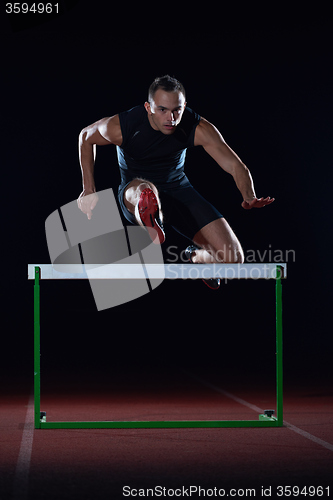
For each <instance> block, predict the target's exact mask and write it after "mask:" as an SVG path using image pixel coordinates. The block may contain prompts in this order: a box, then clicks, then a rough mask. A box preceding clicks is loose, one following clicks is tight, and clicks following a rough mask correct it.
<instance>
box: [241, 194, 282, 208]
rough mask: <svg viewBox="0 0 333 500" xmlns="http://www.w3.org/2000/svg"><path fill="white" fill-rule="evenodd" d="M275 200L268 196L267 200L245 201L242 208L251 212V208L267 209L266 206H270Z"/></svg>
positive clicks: (254, 199)
mask: <svg viewBox="0 0 333 500" xmlns="http://www.w3.org/2000/svg"><path fill="white" fill-rule="evenodd" d="M274 200H275V198H271V197H270V196H267V198H259V199H258V198H253V200H251V201H245V200H244V201H243V203H242V207H243V208H245V209H246V210H250V209H251V208H261V207H265V206H266V205H270V204H271V203H273V201H274Z"/></svg>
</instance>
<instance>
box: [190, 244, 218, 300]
mask: <svg viewBox="0 0 333 500" xmlns="http://www.w3.org/2000/svg"><path fill="white" fill-rule="evenodd" d="M196 250H199V248H198V247H197V246H196V245H190V246H188V247H187V248H186V250H185V256H186V257H187V258H188V260H189V261H190V262H192V254H193V253H194V252H195V251H196ZM202 281H203V282H204V283H205V285H207V286H208V288H210V289H211V290H218V289H219V288H220V285H221V280H220V278H210V279H203V280H202Z"/></svg>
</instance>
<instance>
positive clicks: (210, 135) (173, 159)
mask: <svg viewBox="0 0 333 500" xmlns="http://www.w3.org/2000/svg"><path fill="white" fill-rule="evenodd" d="M109 144H113V145H115V146H116V147H117V156H118V164H119V168H120V177H121V183H120V186H119V190H118V198H119V203H120V206H121V209H122V211H123V214H124V216H125V217H126V219H127V220H128V221H129V222H130V223H132V224H140V225H141V226H144V227H145V228H146V229H147V230H148V232H149V234H150V236H151V238H152V240H153V241H154V242H155V243H159V244H160V243H163V242H164V240H165V231H164V226H163V221H164V220H165V222H169V223H170V224H171V225H172V226H173V227H174V228H175V229H176V230H177V231H178V232H180V233H181V234H183V235H185V236H186V237H187V238H189V239H190V240H191V241H192V244H191V245H190V246H189V247H188V248H187V249H186V251H185V253H186V255H187V257H188V259H189V260H190V261H191V262H193V263H208V262H209V263H215V262H216V263H217V262H223V263H242V262H243V261H244V254H243V250H242V247H241V245H240V243H239V241H238V239H237V237H236V235H235V234H234V232H233V231H232V229H231V227H230V226H229V224H228V222H227V221H226V219H225V218H224V217H223V216H222V214H221V213H220V212H219V211H218V210H217V209H216V208H215V207H213V206H212V205H211V204H210V203H209V202H208V201H206V200H205V199H204V198H203V197H202V196H201V195H200V194H199V193H198V192H197V191H196V190H195V189H194V188H193V186H192V185H191V183H190V181H189V180H188V178H187V176H186V175H185V172H184V164H185V156H186V150H187V148H190V147H194V146H202V147H203V148H204V149H205V151H206V152H207V153H208V154H209V155H210V156H211V157H212V158H213V159H214V160H215V161H216V162H217V163H218V165H219V166H220V167H221V168H222V169H223V170H224V171H226V172H228V173H229V174H231V175H232V177H233V178H234V181H235V183H236V186H237V188H238V189H239V191H240V193H241V195H242V197H243V202H242V207H243V208H244V209H251V208H254V207H256V208H261V207H264V206H266V205H269V204H271V203H272V202H273V201H274V198H270V197H267V198H257V196H256V193H255V190H254V185H253V180H252V176H251V173H250V171H249V169H248V168H247V167H246V166H245V165H244V163H243V162H242V161H241V160H240V158H239V157H238V156H237V155H236V154H235V152H234V151H232V149H231V148H230V147H229V146H228V145H227V144H226V142H225V140H224V139H223V137H222V135H221V134H220V132H219V131H218V130H217V128H216V127H215V126H214V125H212V124H211V123H210V122H209V121H207V120H206V119H205V118H202V117H201V116H199V115H198V114H197V113H195V112H194V111H192V109H190V108H188V107H187V106H186V94H185V89H184V87H183V85H182V84H181V83H180V82H179V81H178V80H176V79H175V78H173V77H170V76H169V75H165V76H163V77H159V78H156V79H155V80H154V82H153V83H152V84H151V86H150V87H149V91H148V101H147V102H145V104H144V105H141V106H136V107H134V108H132V109H130V110H128V111H125V112H121V113H119V114H117V115H114V116H111V117H108V118H103V119H101V120H99V121H97V122H96V123H93V124H92V125H89V126H88V127H86V128H84V129H83V130H82V131H81V133H80V137H79V156H80V164H81V170H82V180H83V191H82V193H81V194H80V196H79V198H78V206H79V208H80V209H81V210H82V212H84V213H85V214H86V215H87V217H88V219H90V218H91V217H92V211H93V209H94V207H95V206H96V203H97V202H98V196H97V194H96V187H95V182H94V163H95V155H96V146H104V145H109ZM203 175H205V174H204V172H203ZM204 281H205V283H206V284H207V285H208V286H209V287H210V288H213V289H216V288H219V286H220V280H219V279H210V280H204Z"/></svg>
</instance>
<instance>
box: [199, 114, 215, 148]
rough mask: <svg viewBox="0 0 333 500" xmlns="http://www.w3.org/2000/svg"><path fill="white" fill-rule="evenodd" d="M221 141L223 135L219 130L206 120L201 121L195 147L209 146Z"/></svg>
mask: <svg viewBox="0 0 333 500" xmlns="http://www.w3.org/2000/svg"><path fill="white" fill-rule="evenodd" d="M220 139H221V134H220V133H219V131H218V130H217V128H216V127H215V126H214V125H213V124H212V123H210V122H209V121H208V120H206V119H205V118H202V117H201V119H200V122H199V123H198V125H197V127H196V129H195V136H194V145H195V146H203V147H205V146H207V145H208V144H210V143H212V142H215V141H217V140H220Z"/></svg>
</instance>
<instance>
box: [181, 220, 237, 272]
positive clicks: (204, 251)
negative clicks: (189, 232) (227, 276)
mask: <svg viewBox="0 0 333 500" xmlns="http://www.w3.org/2000/svg"><path fill="white" fill-rule="evenodd" d="M193 242H194V243H195V245H197V246H198V247H199V249H198V250H195V251H194V252H193V254H192V256H191V260H192V262H193V263H197V264H199V263H200V264H201V263H217V262H220V263H240V264H241V263H243V262H244V253H243V249H242V247H241V245H240V243H239V241H238V239H237V237H236V235H235V233H234V232H233V230H232V229H231V227H230V226H229V224H228V223H227V221H226V220H225V219H224V218H221V219H217V220H214V221H213V222H210V223H209V224H207V225H206V226H204V227H203V228H202V229H200V231H198V232H197V233H196V234H195V236H194V238H193Z"/></svg>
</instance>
